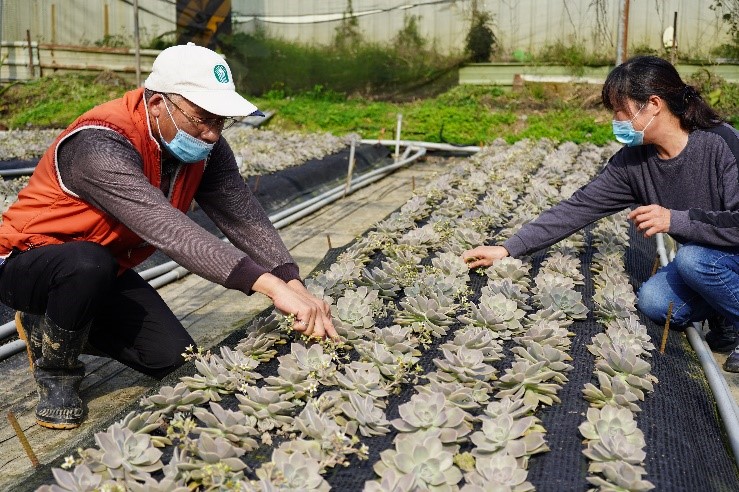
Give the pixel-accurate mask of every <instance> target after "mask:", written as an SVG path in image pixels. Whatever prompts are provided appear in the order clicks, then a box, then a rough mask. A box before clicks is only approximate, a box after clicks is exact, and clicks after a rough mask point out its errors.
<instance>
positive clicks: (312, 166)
mask: <svg viewBox="0 0 739 492" xmlns="http://www.w3.org/2000/svg"><path fill="white" fill-rule="evenodd" d="M389 155H390V151H389V150H388V148H387V147H384V146H380V145H359V146H357V148H356V150H355V165H354V175H355V176H356V175H360V174H364V173H366V172H368V171H370V170H372V169H375V168H378V167H380V166H381V165H387V164H388V163H389V161H388V160H387V157H388V156H389ZM0 164H1V163H0ZM348 164H349V149H348V148H347V149H344V150H342V151H340V152H337V153H335V154H331V155H329V156H326V157H324V158H322V159H311V160H310V161H307V162H305V163H304V164H302V165H300V166H296V167H291V168H287V169H283V170H281V171H278V172H274V173H270V174H267V175H263V176H260V177H259V181H257V178H256V177H255V176H252V177H250V178H249V180H248V184H249V188H250V189H251V190H252V191H253V192H254V195H255V196H256V198H257V200H259V203H261V205H262V208H264V210H265V211H266V212H267V214H268V215H269V214H272V213H274V212H276V211H278V210H280V209H282V208H284V207H286V206H289V205H292V204H294V203H297V202H299V201H301V200H302V199H304V198H305V197H310V196H313V195H316V194H319V193H321V192H323V191H325V190H328V189H330V188H333V187H335V186H337V185H338V184H342V183H344V182H345V181H346V174H347V170H348ZM0 169H1V168H0ZM254 190H256V191H254ZM187 215H188V217H190V218H191V219H192V220H194V221H195V222H197V223H198V224H199V225H200V226H201V227H203V228H204V229H206V230H207V231H208V232H210V233H212V234H214V235H216V236H217V237H219V238H223V233H222V232H221V231H220V230H219V229H218V227H216V225H215V224H214V223H213V221H211V220H210V218H209V217H208V216H207V215H206V214H205V212H203V210H202V209H200V208H197V209H196V210H193V211H191V212H188V214H187ZM168 261H171V260H170V258H169V257H168V256H167V255H165V254H164V253H162V252H160V251H157V252H156V253H154V254H153V255H152V256H150V257H149V258H147V259H146V261H144V262H143V263H141V264H140V265H139V266H137V267H136V271H138V272H141V271H144V270H147V269H149V268H152V267H155V266H157V265H161V264H163V263H166V262H168ZM14 316H15V311H14V310H12V309H10V308H9V307H7V306H5V305H4V304H2V303H0V324H4V323H7V322H9V321H11V320H12V319H13V317H14Z"/></svg>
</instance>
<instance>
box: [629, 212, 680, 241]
mask: <svg viewBox="0 0 739 492" xmlns="http://www.w3.org/2000/svg"><path fill="white" fill-rule="evenodd" d="M628 217H629V220H631V221H633V222H634V225H635V226H636V229H637V230H639V231H641V232H643V233H644V237H652V236H654V235H655V234H657V233H659V232H670V210H669V209H667V208H664V207H660V206H659V205H644V206H641V207H637V208H635V209H634V210H632V211H631V212H630V213H629V216H628Z"/></svg>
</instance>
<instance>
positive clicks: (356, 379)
mask: <svg viewBox="0 0 739 492" xmlns="http://www.w3.org/2000/svg"><path fill="white" fill-rule="evenodd" d="M336 382H337V384H338V385H339V386H340V387H341V388H344V389H345V390H347V391H352V392H355V393H357V394H358V395H359V396H370V397H372V398H374V399H375V401H377V402H378V404H379V403H382V404H383V406H384V404H385V402H384V398H385V397H387V396H389V392H388V391H387V388H386V386H387V385H386V383H385V380H384V379H383V377H382V374H380V371H379V369H378V368H377V366H375V365H374V364H370V363H368V362H359V361H353V362H351V363H349V364H347V365H345V366H344V368H343V371H342V372H337V373H336Z"/></svg>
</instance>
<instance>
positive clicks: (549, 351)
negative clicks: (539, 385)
mask: <svg viewBox="0 0 739 492" xmlns="http://www.w3.org/2000/svg"><path fill="white" fill-rule="evenodd" d="M511 352H513V353H514V354H516V356H517V358H519V359H523V360H527V361H529V362H531V363H532V364H536V363H537V362H542V361H543V362H545V364H544V367H546V368H547V369H550V370H552V371H555V372H557V373H560V374H558V375H555V376H553V377H552V380H553V381H556V382H557V383H559V384H563V383H565V382H566V381H567V378H566V377H565V376H564V374H561V373H563V372H566V371H571V370H572V366H571V365H570V364H567V362H565V361H570V360H572V357H570V356H569V355H568V354H567V352H563V351H562V350H559V349H558V348H555V347H550V346H548V345H540V344H538V343H536V342H530V343H529V344H528V345H526V346H525V347H513V348H512V349H511Z"/></svg>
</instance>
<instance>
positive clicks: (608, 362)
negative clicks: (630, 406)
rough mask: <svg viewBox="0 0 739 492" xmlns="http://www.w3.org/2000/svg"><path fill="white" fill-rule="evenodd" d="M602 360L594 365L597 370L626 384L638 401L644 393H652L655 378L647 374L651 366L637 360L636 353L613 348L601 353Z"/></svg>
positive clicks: (625, 349)
mask: <svg viewBox="0 0 739 492" xmlns="http://www.w3.org/2000/svg"><path fill="white" fill-rule="evenodd" d="M601 355H602V356H603V360H600V361H597V362H596V363H595V368H596V369H597V370H600V371H603V372H604V373H606V374H607V375H609V376H618V377H619V378H620V379H621V380H622V381H623V382H625V383H626V384H628V385H629V386H630V387H631V389H632V390H633V391H634V393H636V395H637V396H638V397H639V399H640V400H643V399H644V391H650V392H651V391H654V384H653V383H655V382H657V378H656V377H655V376H653V375H652V374H650V373H649V371H650V370H651V369H652V366H651V365H650V364H649V363H648V362H646V361H645V360H642V359H640V358H639V356H638V355H637V353H636V352H635V351H634V350H633V349H631V348H629V347H623V346H614V347H613V348H610V349H604V350H603V351H602V354H601Z"/></svg>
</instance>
